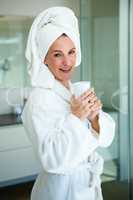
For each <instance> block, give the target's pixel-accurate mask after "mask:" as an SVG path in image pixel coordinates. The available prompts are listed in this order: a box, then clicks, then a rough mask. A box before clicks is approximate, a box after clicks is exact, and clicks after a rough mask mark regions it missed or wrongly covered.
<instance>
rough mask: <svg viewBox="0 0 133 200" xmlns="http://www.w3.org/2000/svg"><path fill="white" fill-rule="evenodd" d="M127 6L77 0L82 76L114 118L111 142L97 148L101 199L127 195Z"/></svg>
mask: <svg viewBox="0 0 133 200" xmlns="http://www.w3.org/2000/svg"><path fill="white" fill-rule="evenodd" d="M128 9H129V5H128V1H124V0H121V1H118V0H100V1H99V0H81V42H82V58H83V59H82V79H83V80H90V81H91V85H92V86H93V87H94V88H95V90H96V93H97V95H98V96H99V98H100V99H101V100H102V102H103V110H104V111H105V112H107V113H109V114H110V115H111V116H112V117H113V118H114V120H115V122H116V135H115V139H114V141H113V143H112V145H111V146H110V147H108V148H106V149H103V148H99V149H98V151H99V152H100V154H102V156H103V157H104V160H105V164H104V172H103V175H102V188H103V196H104V199H105V200H106V199H107V200H113V199H121V200H122V199H123V200H125V199H127V200H128V199H129V113H128V110H129V108H128V101H129V98H128V90H129V88H128V73H129V71H128V66H129V57H128V55H129V49H128V28H129V27H128V26H129V23H128V12H129V10H128ZM107 134H108V133H107Z"/></svg>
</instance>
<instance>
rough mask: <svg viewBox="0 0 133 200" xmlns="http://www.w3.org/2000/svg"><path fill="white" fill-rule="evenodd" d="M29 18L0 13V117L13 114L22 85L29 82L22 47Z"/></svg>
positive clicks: (19, 104) (18, 106) (19, 101)
mask: <svg viewBox="0 0 133 200" xmlns="http://www.w3.org/2000/svg"><path fill="white" fill-rule="evenodd" d="M32 21H33V17H26V16H5V15H1V16H0V97H1V98H0V105H2V106H1V108H0V117H1V118H2V119H3V117H4V115H7V114H8V115H9V114H12V113H13V114H16V110H19V113H20V109H21V107H22V106H23V101H24V95H25V90H27V89H25V88H27V87H29V86H30V85H29V79H28V74H27V72H26V70H27V69H26V66H27V63H26V59H25V47H26V42H27V36H28V32H29V29H30V26H31V24H32ZM6 118H7V116H6ZM9 118H10V116H9ZM0 123H1V120H0ZM2 124H3V122H2Z"/></svg>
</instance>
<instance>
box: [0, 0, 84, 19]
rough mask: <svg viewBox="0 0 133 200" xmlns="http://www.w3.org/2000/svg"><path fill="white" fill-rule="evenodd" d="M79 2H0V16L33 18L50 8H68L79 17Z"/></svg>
mask: <svg viewBox="0 0 133 200" xmlns="http://www.w3.org/2000/svg"><path fill="white" fill-rule="evenodd" d="M79 2H80V0H37V1H36V0H28V1H27V0H23V1H22V0H0V15H27V16H34V15H36V14H37V13H39V12H40V11H42V10H44V9H45V8H48V7H51V6H68V7H70V8H72V9H73V10H74V12H75V13H76V15H79Z"/></svg>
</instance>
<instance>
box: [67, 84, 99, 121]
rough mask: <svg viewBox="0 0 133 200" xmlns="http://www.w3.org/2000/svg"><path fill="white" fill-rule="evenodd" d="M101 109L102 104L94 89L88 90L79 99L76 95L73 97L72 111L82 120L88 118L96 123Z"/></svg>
mask: <svg viewBox="0 0 133 200" xmlns="http://www.w3.org/2000/svg"><path fill="white" fill-rule="evenodd" d="M101 108H102V103H101V101H100V100H99V99H98V98H97V96H96V94H95V92H94V89H93V88H91V89H89V90H87V91H86V92H84V93H83V94H82V95H80V96H79V97H77V98H75V96H74V95H73V96H72V99H71V111H72V113H73V114H74V115H76V116H77V117H79V118H80V119H81V120H84V119H86V118H87V119H88V120H89V121H90V122H93V121H95V119H96V118H97V116H98V113H99V111H100V109H101Z"/></svg>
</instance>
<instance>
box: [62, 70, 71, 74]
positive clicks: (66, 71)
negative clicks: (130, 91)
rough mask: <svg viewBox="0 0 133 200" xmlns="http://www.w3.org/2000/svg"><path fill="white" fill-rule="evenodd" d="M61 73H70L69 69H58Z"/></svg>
mask: <svg viewBox="0 0 133 200" xmlns="http://www.w3.org/2000/svg"><path fill="white" fill-rule="evenodd" d="M60 70H61V71H62V72H64V73H68V72H70V71H71V69H60Z"/></svg>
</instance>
